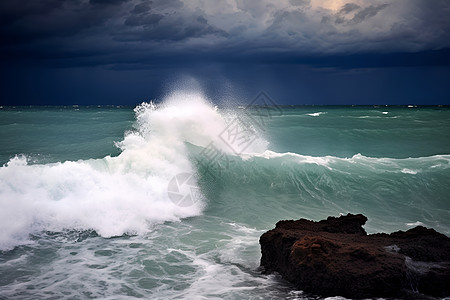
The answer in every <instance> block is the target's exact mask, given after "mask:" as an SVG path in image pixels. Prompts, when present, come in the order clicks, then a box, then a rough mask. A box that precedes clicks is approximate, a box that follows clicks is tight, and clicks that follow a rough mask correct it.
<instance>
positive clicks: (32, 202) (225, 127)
mask: <svg viewBox="0 0 450 300" xmlns="http://www.w3.org/2000/svg"><path fill="white" fill-rule="evenodd" d="M0 166H2V167H0V228H1V230H0V299H61V298H70V299H86V298H103V299H132V298H148V299H317V298H316V297H314V296H309V295H306V294H304V293H302V292H301V291H297V290H294V289H293V288H292V287H291V286H290V285H289V284H288V283H286V282H284V281H283V280H282V279H281V278H280V277H279V276H277V275H262V274H261V273H260V271H259V269H258V267H259V259H260V247H259V243H258V240H259V237H260V236H261V234H262V233H263V232H265V231H267V230H268V229H272V228H274V226H275V223H276V222H277V221H279V220H281V219H299V218H307V219H312V220H320V219H323V218H326V217H328V216H330V215H332V216H338V215H339V214H347V213H349V212H351V213H363V214H365V215H366V216H367V217H368V219H369V221H368V222H367V224H366V226H365V228H366V230H367V231H368V232H369V233H373V232H392V231H396V230H407V229H409V228H412V227H414V226H416V225H424V226H428V227H432V228H434V229H436V230H438V231H440V232H442V233H444V234H446V235H450V109H448V108H445V107H391V106H380V107H357V106H356V107H351V106H347V107H330V106H304V107H286V106H283V107H258V106H256V107H248V108H246V107H235V108H217V107H215V106H214V105H212V104H210V103H208V101H206V100H205V99H203V97H202V96H201V95H196V94H182V93H179V94H174V95H172V96H170V97H168V99H165V100H164V101H163V102H162V103H160V104H158V105H154V104H152V103H144V104H142V105H140V106H138V107H136V108H135V109H133V108H126V107H103V106H102V107H96V106H93V107H82V106H80V107H76V106H75V107H15V108H13V107H3V108H1V109H0Z"/></svg>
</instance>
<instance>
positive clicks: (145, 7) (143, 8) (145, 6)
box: [131, 1, 152, 14]
mask: <svg viewBox="0 0 450 300" xmlns="http://www.w3.org/2000/svg"><path fill="white" fill-rule="evenodd" d="M151 3H152V1H150V2H144V3H139V4H137V5H135V6H134V9H133V10H132V11H131V13H134V14H141V13H145V12H147V11H149V10H150V4H151Z"/></svg>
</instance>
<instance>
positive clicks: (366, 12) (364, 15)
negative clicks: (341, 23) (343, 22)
mask: <svg viewBox="0 0 450 300" xmlns="http://www.w3.org/2000/svg"><path fill="white" fill-rule="evenodd" d="M388 6H389V4H381V5H377V6H373V5H371V6H369V7H366V8H364V9H361V10H359V11H358V12H357V13H356V14H355V16H354V17H353V18H352V19H351V23H355V24H357V23H361V22H363V21H364V20H366V19H368V18H371V17H373V16H376V15H377V14H378V13H379V12H380V11H382V10H383V9H385V8H386V7H388Z"/></svg>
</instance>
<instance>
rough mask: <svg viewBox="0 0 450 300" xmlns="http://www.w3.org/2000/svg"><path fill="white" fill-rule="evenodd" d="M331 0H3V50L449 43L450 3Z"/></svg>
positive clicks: (105, 59) (403, 47)
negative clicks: (339, 1) (339, 2)
mask: <svg viewBox="0 0 450 300" xmlns="http://www.w3.org/2000/svg"><path fill="white" fill-rule="evenodd" d="M332 3H335V1H334V2H333V1H328V0H280V1H276V2H274V1H268V0H261V1H248V0H227V1H216V2H214V3H213V2H203V1H195V0H194V1H187V0H185V1H182V0H167V1H163V0H154V1H141V0H64V1H62V0H2V1H1V2H0V34H1V39H2V46H1V48H0V51H1V55H2V59H3V60H8V59H10V58H13V57H19V58H21V59H27V58H32V57H34V56H32V55H30V53H36V55H35V56H39V57H52V56H54V57H67V56H70V57H79V58H80V59H82V57H85V56H86V57H92V56H93V55H95V56H97V57H98V56H100V57H98V60H97V61H98V64H115V63H118V62H124V63H126V61H127V59H128V60H130V61H131V62H133V60H135V59H136V57H138V58H139V59H142V60H146V57H145V56H155V55H157V54H158V55H160V56H161V55H162V56H164V55H182V56H184V55H186V54H188V53H192V54H193V55H194V56H195V55H196V53H199V52H201V53H202V55H206V56H208V57H214V56H216V57H217V59H220V60H227V59H233V58H236V57H243V58H244V59H250V60H251V59H252V58H253V57H255V55H256V56H258V57H261V55H263V56H264V55H266V56H267V58H269V59H272V58H273V57H274V56H280V53H282V54H283V55H281V56H280V57H281V59H283V58H284V56H288V57H289V56H296V55H298V54H301V55H303V56H305V55H306V56H307V55H313V56H315V55H318V54H322V55H339V54H342V53H352V54H357V53H360V52H364V53H366V52H382V53H389V52H411V51H412V52H417V51H424V50H433V49H442V48H446V47H450V36H449V35H450V18H448V15H449V14H450V3H449V2H448V1H445V0H426V1H425V0H408V1H407V0H395V1H394V0H386V1H381V0H374V1H368V0H353V1H348V2H345V1H342V2H341V5H340V7H333V6H331V4H332ZM46 53H47V55H46ZM55 53H58V54H57V55H56V54H55ZM118 56H120V57H118ZM227 57H228V58H227ZM72 61H73V62H74V63H76V59H72ZM80 63H82V61H80ZM92 63H94V61H92Z"/></svg>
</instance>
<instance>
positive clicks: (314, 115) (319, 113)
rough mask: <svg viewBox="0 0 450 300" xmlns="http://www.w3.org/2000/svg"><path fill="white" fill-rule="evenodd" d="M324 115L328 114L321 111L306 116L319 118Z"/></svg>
mask: <svg viewBox="0 0 450 300" xmlns="http://www.w3.org/2000/svg"><path fill="white" fill-rule="evenodd" d="M323 114H326V112H323V111H319V112H315V113H310V114H306V115H308V116H311V117H318V116H320V115H323Z"/></svg>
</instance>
